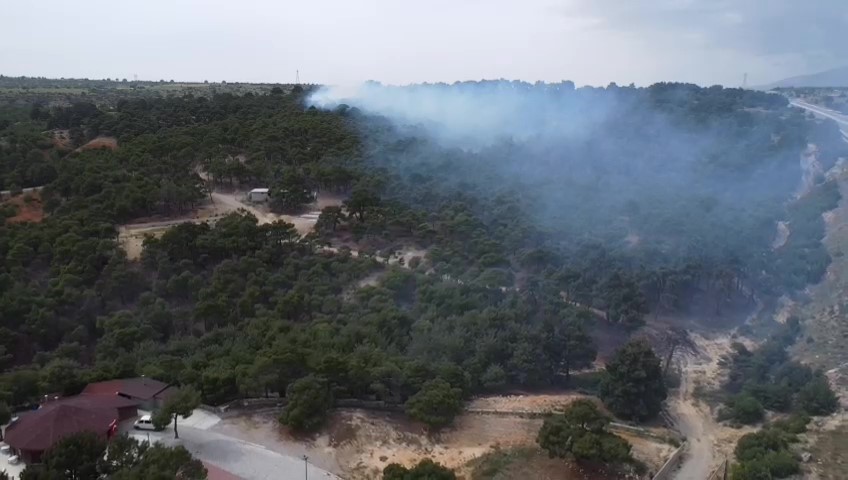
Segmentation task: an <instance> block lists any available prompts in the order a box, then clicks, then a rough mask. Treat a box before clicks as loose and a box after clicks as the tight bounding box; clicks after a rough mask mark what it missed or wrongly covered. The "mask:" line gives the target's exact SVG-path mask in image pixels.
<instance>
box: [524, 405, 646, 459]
mask: <svg viewBox="0 0 848 480" xmlns="http://www.w3.org/2000/svg"><path fill="white" fill-rule="evenodd" d="M608 425H609V418H608V417H607V416H606V415H604V414H603V413H601V412H600V411H599V410H598V407H597V405H595V404H594V403H593V402H592V401H590V400H582V399H581V400H576V401H574V402H573V403H571V404H570V405H569V406H568V407H566V409H565V411H563V412H562V413H558V414H554V415H551V416H549V417H548V418H546V419H545V422H544V423H543V424H542V428H541V429H540V430H539V434H538V435H537V437H536V442H537V443H538V444H539V446H540V447H542V449H543V450H545V451H547V452H548V455H550V456H551V457H552V458H553V457H559V458H574V459H576V460H578V461H586V462H595V463H603V464H616V463H626V462H630V461H632V460H633V457H632V456H631V454H630V449H631V447H630V444H629V443H628V442H627V441H626V440H624V439H622V438H621V437H618V436H616V435H614V434H612V433H610V432H609V431H608V430H607V426H608Z"/></svg>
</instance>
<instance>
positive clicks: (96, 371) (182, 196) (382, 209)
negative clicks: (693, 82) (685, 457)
mask: <svg viewBox="0 0 848 480" xmlns="http://www.w3.org/2000/svg"><path fill="white" fill-rule="evenodd" d="M104 88H105V87H104ZM537 88H544V87H537ZM309 93H310V92H309V89H306V90H304V89H303V88H301V87H299V86H295V87H294V88H292V89H282V88H274V89H269V90H268V91H266V92H248V93H245V94H243V95H236V94H233V93H218V94H213V95H209V96H206V95H191V94H186V95H181V96H159V97H147V96H144V95H141V94H138V93H137V92H133V91H132V90H128V91H127V92H126V93H125V94H123V97H122V98H120V100H118V101H114V102H113V100H114V98H113V96H114V95H117V94H116V93H115V92H114V91H109V92H108V93H104V94H103V98H105V99H106V100H104V101H103V102H102V103H101V102H99V101H98V99H99V98H101V97H99V96H98V94H96V93H94V94H87V95H86V96H85V97H84V98H83V97H81V96H76V97H74V98H73V101H72V102H67V103H62V102H59V103H58V104H56V102H52V103H51V102H50V101H45V100H44V98H42V97H40V96H39V95H40V94H38V93H36V94H32V95H28V96H25V97H23V98H24V99H25V100H24V101H20V100H12V101H6V102H5V103H2V104H0V185H2V187H0V189H9V190H13V191H15V190H19V189H21V188H25V187H33V186H41V185H44V189H43V190H42V191H41V193H40V195H41V197H42V200H43V204H44V206H45V209H46V213H47V218H46V219H45V220H44V221H43V222H41V223H7V224H5V225H3V226H0V258H2V259H3V262H2V265H0V330H1V332H0V369H2V372H3V373H2V375H0V401H5V402H6V403H9V404H10V405H14V406H22V405H25V404H27V403H28V402H32V401H34V400H35V399H36V398H37V397H38V396H39V395H41V394H44V393H47V392H62V393H74V392H76V391H78V390H79V389H80V388H81V387H82V386H83V385H84V384H85V382H88V381H91V380H96V379H104V378H113V377H125V376H133V375H141V374H143V375H147V376H151V377H155V378H158V379H161V380H163V381H167V382H175V383H179V384H188V385H193V386H194V387H196V388H197V390H198V391H199V392H200V393H201V395H202V399H203V401H204V402H206V403H210V404H218V403H221V402H225V401H228V400H231V399H234V398H237V397H240V396H257V395H266V394H272V393H274V394H276V393H279V394H282V395H291V396H292V397H304V398H305V399H306V400H305V402H306V403H308V402H309V399H314V398H319V399H320V400H321V401H320V402H318V405H330V404H332V401H333V400H334V399H342V398H363V399H378V400H384V401H386V402H390V403H396V404H400V403H406V404H407V411H408V412H409V414H410V415H412V416H413V417H415V418H419V419H421V420H424V421H427V422H428V423H430V424H432V425H434V426H437V425H439V424H443V423H444V421H445V418H446V417H448V418H447V421H449V417H450V416H451V412H454V411H455V409H453V408H452V406H453V405H456V404H457V403H458V402H461V400H462V399H463V398H465V397H467V396H468V395H469V394H472V393H475V392H483V391H498V390H502V389H506V388H509V387H517V386H521V387H541V386H547V385H551V384H553V383H558V382H562V381H564V379H565V378H567V377H568V374H569V372H570V371H571V370H576V369H579V368H582V367H585V366H587V365H589V364H591V362H592V361H593V360H594V358H595V355H596V348H595V347H594V346H593V345H592V341H591V339H590V334H591V332H592V331H593V330H594V329H595V327H596V326H597V325H598V324H601V323H603V324H605V325H610V326H613V327H615V328H620V329H621V330H622V331H626V330H632V329H635V328H637V327H638V326H639V325H641V324H642V323H643V322H644V319H645V317H646V315H648V314H649V313H654V312H658V311H664V312H681V313H684V312H686V311H688V310H689V309H690V308H692V306H693V305H704V304H708V305H709V308H708V310H709V311H711V312H713V313H712V314H720V313H721V311H722V310H723V309H726V308H732V307H733V306H734V305H738V304H740V303H741V304H746V303H748V302H750V301H751V299H752V297H754V296H758V295H770V294H774V293H778V292H783V291H786V290H791V289H792V288H795V287H797V286H800V285H804V284H806V283H809V282H814V281H816V280H817V279H818V278H819V277H820V276H821V275H822V273H823V272H824V268H826V266H827V262H828V258H827V253H826V251H825V250H824V249H823V248H822V247H821V246H820V244H819V240H820V239H821V237H822V236H823V228H824V226H823V223H822V222H821V217H820V214H821V212H822V211H824V210H827V209H829V208H832V206H833V205H834V204H835V202H836V201H837V200H838V192H837V191H836V189H835V188H833V186H832V184H830V183H828V182H824V181H823V180H821V179H820V181H819V184H818V185H817V186H815V187H814V188H813V190H812V193H811V194H809V195H806V196H803V197H802V198H800V199H799V200H798V201H796V202H792V203H786V202H787V201H788V200H789V199H790V198H791V195H792V193H793V191H794V189H795V188H796V187H797V183H798V178H799V177H800V172H799V171H798V170H797V163H798V155H799V151H800V150H801V149H802V148H803V146H804V145H805V142H806V140H807V138H810V137H812V136H816V135H817V136H819V137H820V138H823V139H825V140H832V139H831V135H832V134H835V135H837V137H836V138H838V132H833V131H831V130H830V129H829V126H827V125H818V124H816V123H815V122H812V121H810V120H808V119H806V118H805V117H804V116H803V115H800V114H796V113H794V112H793V111H791V110H790V109H789V108H788V107H787V105H786V102H785V101H784V100H783V99H782V98H781V97H777V96H772V95H767V94H763V93H755V92H745V91H741V90H735V89H720V88H719V89H716V88H711V89H701V88H698V87H694V86H690V85H677V84H659V85H655V86H652V87H650V88H647V89H630V88H628V89H619V88H617V87H615V88H613V87H610V88H609V89H592V90H591V91H585V92H583V91H582V89H579V90H577V91H576V93H575V92H567V93H566V95H590V96H591V97H598V96H600V97H603V96H604V95H611V96H623V97H626V98H627V99H629V100H628V101H627V102H622V103H621V105H623V106H622V107H621V108H626V109H627V111H628V112H629V113H630V114H632V115H635V114H636V113H635V112H637V111H638V110H639V109H648V111H650V112H652V113H651V114H652V115H661V116H663V117H667V119H668V120H669V121H674V122H678V123H684V122H685V123H684V124H685V125H686V128H687V129H688V130H689V135H690V136H692V138H695V137H697V136H698V135H699V132H701V133H703V132H709V135H711V136H719V137H720V138H722V139H724V140H725V144H723V145H724V146H723V147H722V151H724V152H725V153H727V155H720V154H721V152H715V151H713V150H703V152H702V153H703V155H699V156H698V158H699V159H700V160H702V161H703V162H704V163H702V164H699V165H700V167H699V168H704V169H707V170H705V171H708V172H709V174H710V175H713V176H715V177H716V178H722V177H726V176H732V175H734V174H735V172H739V171H749V172H750V171H757V172H759V171H762V170H763V168H766V167H764V166H763V165H761V163H762V162H778V163H780V165H781V167H780V169H779V170H780V172H785V171H786V169H785V168H784V167H786V165H788V164H790V163H792V162H794V163H792V164H793V166H794V168H795V170H794V172H795V175H796V176H795V178H794V180H793V181H791V182H790V181H789V180H788V177H784V176H779V178H780V179H781V183H777V184H774V188H775V192H773V193H769V196H768V197H767V198H768V199H770V200H774V199H776V198H780V201H770V202H764V203H757V202H753V201H752V202H750V203H743V204H740V208H739V209H738V210H734V211H733V212H731V213H732V215H730V214H728V215H724V214H722V215H719V214H718V213H716V214H715V215H712V214H711V212H715V211H717V210H722V211H724V212H728V211H729V210H727V209H722V208H721V207H726V206H727V204H726V202H728V201H729V200H730V199H731V197H730V196H729V195H724V193H723V192H722V191H718V190H716V191H713V192H709V191H707V190H701V191H698V192H696V194H694V195H693V196H692V197H691V198H689V197H687V198H680V199H677V201H674V202H669V201H668V199H667V198H663V199H662V202H660V203H658V202H654V201H650V200H649V199H646V197H634V198H633V199H632V200H633V201H631V202H626V204H624V205H618V206H617V207H616V209H607V208H606V207H605V206H604V201H603V193H604V191H610V189H612V190H616V189H618V190H620V189H622V188H624V187H623V186H622V185H623V184H622V185H618V184H615V185H601V184H599V185H596V186H594V187H592V186H582V187H580V188H578V187H579V186H573V187H574V188H564V189H563V192H562V196H561V197H558V198H556V201H557V202H564V203H565V204H567V205H571V206H572V207H574V206H576V205H579V204H580V201H578V200H577V199H579V198H585V199H586V201H587V202H588V203H589V204H591V205H594V206H595V207H594V211H593V212H577V209H576V208H572V209H571V210H573V211H575V214H574V215H564V213H565V212H559V213H557V212H552V211H551V210H549V209H548V208H539V206H540V205H543V206H544V202H545V201H547V200H549V197H545V198H542V197H539V196H534V195H533V192H536V191H545V192H547V191H549V189H548V188H535V187H533V186H532V185H527V184H523V183H512V182H510V181H508V179H509V177H510V175H509V171H508V170H506V169H504V168H502V167H503V165H504V164H505V163H506V162H507V160H509V159H512V158H515V157H516V156H524V155H531V154H533V155H535V153H533V152H534V148H535V147H534V145H533V142H527V143H523V144H516V145H513V146H512V147H511V148H513V151H512V152H511V153H510V155H506V154H503V153H502V152H503V149H494V148H493V149H490V150H485V149H484V150H476V151H472V150H462V149H458V148H451V147H446V146H443V145H439V144H437V143H436V142H434V141H433V140H432V139H429V138H427V137H426V135H423V134H421V132H420V131H419V130H418V129H417V128H416V127H414V126H413V127H410V128H409V129H403V128H399V127H398V126H397V125H394V124H392V123H391V122H388V121H387V120H386V119H385V118H380V117H376V116H373V115H370V114H367V113H365V112H363V111H360V110H358V109H356V108H348V107H345V106H340V107H339V108H336V109H333V110H322V109H318V108H314V107H307V106H306V104H305V99H306V98H307V96H308V95H309ZM637 107H638V108H637ZM616 118H617V117H616ZM615 122H616V124H615V125H614V126H615V128H616V129H617V131H620V132H621V135H622V139H624V140H625V141H629V140H631V139H635V138H639V137H642V136H646V135H648V136H649V135H650V134H651V133H650V132H649V131H646V130H645V129H644V128H645V123H643V122H639V119H638V118H635V119H634V118H633V117H628V119H627V120H623V119H622V120H615ZM55 129H61V130H68V131H69V132H70V135H69V137H70V142H71V143H70V145H59V144H57V143H56V142H55V141H54V139H53V137H52V133H51V132H52V131H54V130H55ZM704 134H706V133H704ZM657 135H658V136H657V137H655V139H654V142H655V143H658V144H661V143H662V142H663V141H665V137H663V134H661V133H659V134H657ZM98 136H109V137H114V138H117V140H118V148H117V149H116V150H114V151H113V150H108V149H102V150H101V149H98V150H83V151H78V150H76V149H77V147H79V146H81V145H82V144H84V143H85V142H86V141H88V140H90V139H92V138H95V137H98ZM765 139H768V141H766V140H765ZM641 143H645V142H644V140H643V141H642V142H641ZM603 144H604V143H603V139H601V138H596V139H590V140H587V141H586V142H584V143H583V144H581V145H568V144H562V145H559V147H562V149H564V150H562V151H564V152H566V154H565V155H566V156H567V155H580V156H590V157H597V158H598V159H599V160H598V162H597V163H596V166H597V167H598V168H600V169H601V171H602V170H603V168H606V167H604V161H605V160H604V159H613V158H619V159H621V158H632V159H633V162H639V161H641V160H642V159H645V158H654V156H655V155H659V154H660V153H659V149H655V150H654V151H652V152H647V153H645V152H642V151H626V150H624V149H621V148H623V147H619V146H618V145H619V144H618V143H616V146H615V148H612V147H610V148H609V149H603V148H602V145H603ZM832 145H837V143H836V142H833V144H832ZM822 149H823V152H824V159H823V161H825V162H828V161H832V159H833V158H835V155H837V154H838V153H839V152H838V151H836V150H835V148H833V149H832V148H831V144H828V143H826V142H822ZM708 153H709V154H710V155H707V154H708ZM731 153H732V154H731ZM539 155H543V154H539ZM240 158H241V159H240ZM545 158H549V157H545ZM550 158H553V157H550ZM665 160H666V159H665V158H664V157H663V158H660V160H658V161H665ZM551 161H553V160H551ZM487 162H490V163H487ZM484 165H488V167H486V168H483V166H484ZM609 165H611V163H610V164H609ZM609 165H607V166H609ZM767 166H768V165H767ZM489 167H491V168H489ZM766 170H768V168H766ZM199 172H204V173H206V174H207V175H208V176H207V178H209V181H205V180H204V178H203V177H201V175H200V174H199ZM520 178H521V180H522V181H526V180H527V178H528V177H520ZM559 178H560V179H561V176H560V177H559ZM616 178H618V177H616ZM746 178H749V177H746ZM774 178H778V177H768V180H769V181H771V180H773V179H774ZM505 179H506V180H505ZM537 180H539V181H540V182H541V181H542V180H544V179H543V178H538V179H537ZM232 185H238V186H240V187H242V188H250V187H254V186H258V185H263V186H270V187H271V188H272V193H274V192H276V195H274V196H275V208H278V209H282V210H297V209H298V208H300V207H301V206H302V204H303V203H305V202H307V201H309V200H310V198H308V195H304V194H303V192H311V191H315V190H318V191H333V192H337V193H341V194H343V195H345V196H346V198H348V200H347V201H346V202H345V205H344V207H342V208H339V207H328V208H327V209H325V210H324V212H322V215H321V217H320V219H319V222H318V226H317V229H316V232H315V233H313V234H311V235H308V236H307V237H305V238H301V237H299V236H298V235H297V233H296V231H295V230H294V228H293V227H292V226H291V225H289V224H286V223H283V222H276V223H271V224H263V225H260V224H259V223H258V222H257V219H256V218H255V217H253V216H252V215H250V214H249V213H247V212H240V213H234V214H231V215H229V216H227V217H226V218H223V219H220V220H219V221H217V222H216V223H214V224H211V225H210V224H191V223H187V224H181V225H178V226H175V227H173V228H171V229H169V230H168V231H167V232H166V233H165V234H164V235H163V236H161V238H151V239H149V240H148V241H146V242H145V247H144V252H143V254H142V257H141V259H140V261H138V262H131V261H129V260H127V258H126V255H125V254H124V252H123V251H122V250H121V249H120V248H119V246H118V243H117V227H118V225H120V224H121V223H125V222H128V221H131V220H133V219H137V218H140V217H149V216H151V215H170V214H175V213H180V212H188V211H191V210H192V209H193V208H194V207H196V206H197V205H199V204H201V203H202V202H204V201H205V199H206V197H207V195H208V192H209V190H210V189H211V188H217V187H218V186H232ZM491 185H497V188H489V187H490V186H491ZM753 185H754V184H753V183H751V184H732V186H733V187H734V188H737V187H738V188H747V187H749V186H750V187H751V188H753ZM632 192H634V194H635V193H636V192H638V190H637V189H634V190H632ZM589 193H591V194H592V196H591V199H592V200H591V201H589V200H590V197H588V196H587V195H588V194H589ZM618 198H621V197H618ZM746 198H748V197H746V196H745V195H741V196H734V197H732V199H742V200H745V199H746ZM751 198H754V199H757V200H760V199H763V198H766V197H763V196H751ZM569 202H571V203H569ZM639 202H642V203H639ZM619 207H620V208H627V209H629V211H630V212H631V215H630V218H629V219H628V220H627V221H628V222H633V223H634V224H642V225H644V226H645V227H644V231H643V232H642V233H641V235H642V237H643V240H642V241H641V243H640V244H639V246H636V247H632V246H631V247H628V246H627V245H625V244H623V242H622V241H621V239H622V238H624V236H625V235H623V233H626V232H625V230H626V229H624V230H623V229H622V228H621V222H615V221H612V220H611V218H610V217H611V215H612V214H611V213H609V212H613V213H614V214H615V215H618V214H619V212H620V209H619ZM610 208H611V207H610ZM564 210H566V209H564ZM607 210H609V212H608V211H607ZM540 212H542V213H544V214H547V213H550V214H551V215H553V217H552V218H553V220H551V221H546V218H545V215H540ZM587 215H596V216H597V218H596V222H595V223H596V224H597V225H596V226H595V227H592V228H589V227H588V225H589V222H588V220H587V218H586V216H587ZM786 218H791V219H792V226H793V233H792V236H791V238H790V239H789V241H788V242H787V244H786V245H785V246H784V247H782V248H781V249H778V250H775V251H773V250H772V249H771V248H770V245H769V244H770V241H771V237H772V236H773V233H774V221H776V220H778V219H786ZM601 227H603V228H601ZM339 240H343V243H344V244H345V245H356V246H359V247H361V248H358V253H359V255H354V254H352V253H351V252H350V251H349V250H347V249H345V248H342V249H340V250H339V252H338V253H335V252H332V251H328V250H327V249H325V248H324V245H326V244H335V243H336V242H338V241H339ZM614 240H615V241H614ZM402 246H415V247H418V248H422V249H426V251H427V252H428V253H427V256H426V258H424V259H421V260H416V261H415V262H413V263H410V264H409V265H392V266H388V265H386V264H385V263H384V262H381V261H380V260H378V259H377V258H376V256H375V254H377V253H386V252H391V251H393V250H396V249H398V248H400V247H402ZM372 278H377V279H378V281H377V282H368V281H366V280H367V279H372ZM372 283H376V284H375V285H372ZM587 307H592V308H593V309H594V310H590V309H589V308H587ZM598 311H600V312H603V315H601V316H600V317H599V316H598V315H597V314H596V313H597V312H598ZM430 399H434V400H432V401H431V400H430ZM434 404H435V405H434ZM648 410H651V412H650V413H651V414H653V410H652V409H648ZM320 414H321V412H320V411H318V412H313V413H310V414H309V415H306V417H310V416H313V415H314V416H320ZM636 416H637V417H640V418H641V417H642V416H643V413H642V412H640V413H639V414H638V415H636ZM285 418H286V419H288V421H290V422H300V424H302V425H313V422H311V418H300V417H298V416H297V415H294V414H293V412H288V413H287V414H286V415H285Z"/></svg>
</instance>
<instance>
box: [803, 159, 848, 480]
mask: <svg viewBox="0 0 848 480" xmlns="http://www.w3.org/2000/svg"><path fill="white" fill-rule="evenodd" d="M828 177H830V178H834V179H836V180H837V181H838V182H839V191H840V193H841V195H842V199H841V200H840V202H839V205H838V206H837V208H836V209H834V210H832V211H830V212H827V213H826V214H825V215H824V220H825V225H826V236H825V238H824V244H825V246H826V247H827V249H828V251H829V253H830V256H831V258H832V261H831V264H830V266H829V267H828V270H827V273H826V275H825V278H824V279H823V280H822V282H820V283H819V284H818V285H815V286H813V287H810V288H809V301H808V302H807V303H806V304H805V305H801V306H795V308H794V310H793V313H794V314H796V315H797V316H798V317H799V318H801V319H802V320H803V325H804V335H802V337H801V339H800V340H799V342H798V343H797V344H796V345H795V347H794V349H793V354H794V355H795V356H796V357H798V358H799V359H800V360H802V361H804V362H806V363H809V364H811V365H813V366H815V367H819V368H822V369H824V370H825V372H826V374H827V377H828V379H829V380H830V383H831V386H832V387H833V389H834V390H835V391H836V393H837V395H839V397H840V403H841V404H842V409H841V411H840V412H839V413H837V414H835V415H833V416H830V417H827V418H826V419H816V420H814V421H813V423H812V424H811V426H810V428H809V432H808V434H807V435H806V437H807V440H808V442H809V446H808V448H809V449H810V452H811V453H812V461H811V462H810V463H809V464H808V465H807V466H806V468H805V470H806V473H807V476H808V478H811V479H823V480H824V479H828V480H830V479H834V480H835V479H845V478H848V448H846V446H847V445H848V418H846V416H845V410H846V409H848V348H846V347H845V345H846V341H848V321H846V318H845V315H846V313H848V257H846V253H848V252H846V250H848V170H846V165H845V164H844V162H842V161H841V162H840V163H838V164H837V166H836V167H834V168H833V169H832V170H831V171H830V172H828Z"/></svg>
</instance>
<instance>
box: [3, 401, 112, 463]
mask: <svg viewBox="0 0 848 480" xmlns="http://www.w3.org/2000/svg"><path fill="white" fill-rule="evenodd" d="M113 413H114V412H112V411H111V409H108V408H107V409H93V410H92V409H89V408H86V407H82V406H79V405H73V404H68V403H65V402H62V401H57V402H55V403H51V404H47V405H45V406H43V407H41V408H40V409H38V410H36V411H34V412H32V413H29V414H27V415H23V416H21V418H20V419H18V421H16V422H15V423H13V424H11V425H9V426H8V427H6V438H5V441H6V443H8V444H9V445H11V446H12V447H14V448H16V449H18V450H32V451H39V452H40V451H44V450H47V449H48V448H50V447H51V446H53V444H55V443H56V442H58V441H59V440H61V439H62V438H64V437H67V436H69V435H73V434H75V433H80V432H94V433H97V434H99V435H103V436H106V432H107V431H108V430H109V424H110V423H112V421H113V420H115V419H116V416H115V415H114V414H113Z"/></svg>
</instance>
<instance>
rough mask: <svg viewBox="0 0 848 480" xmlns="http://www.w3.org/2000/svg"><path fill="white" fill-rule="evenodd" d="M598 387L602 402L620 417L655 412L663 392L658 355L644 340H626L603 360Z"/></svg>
mask: <svg viewBox="0 0 848 480" xmlns="http://www.w3.org/2000/svg"><path fill="white" fill-rule="evenodd" d="M600 390H601V399H602V400H603V402H604V405H606V406H607V408H609V409H610V411H612V413H614V414H615V415H617V416H619V417H621V418H624V419H628V420H631V419H632V420H638V421H643V420H648V419H651V418H653V417H655V416H657V414H659V413H660V410H661V409H662V402H663V400H665V398H666V395H667V393H666V387H665V383H664V380H663V372H662V368H661V367H660V359H659V358H658V357H657V355H656V354H655V353H654V351H653V349H651V346H650V345H648V343H647V342H645V341H644V340H636V341H631V342H629V343H627V344H626V345H624V346H623V347H621V349H619V350H618V351H616V352H615V355H613V357H612V359H610V361H609V363H607V366H606V375H605V376H604V379H603V381H602V382H601V389H600Z"/></svg>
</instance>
